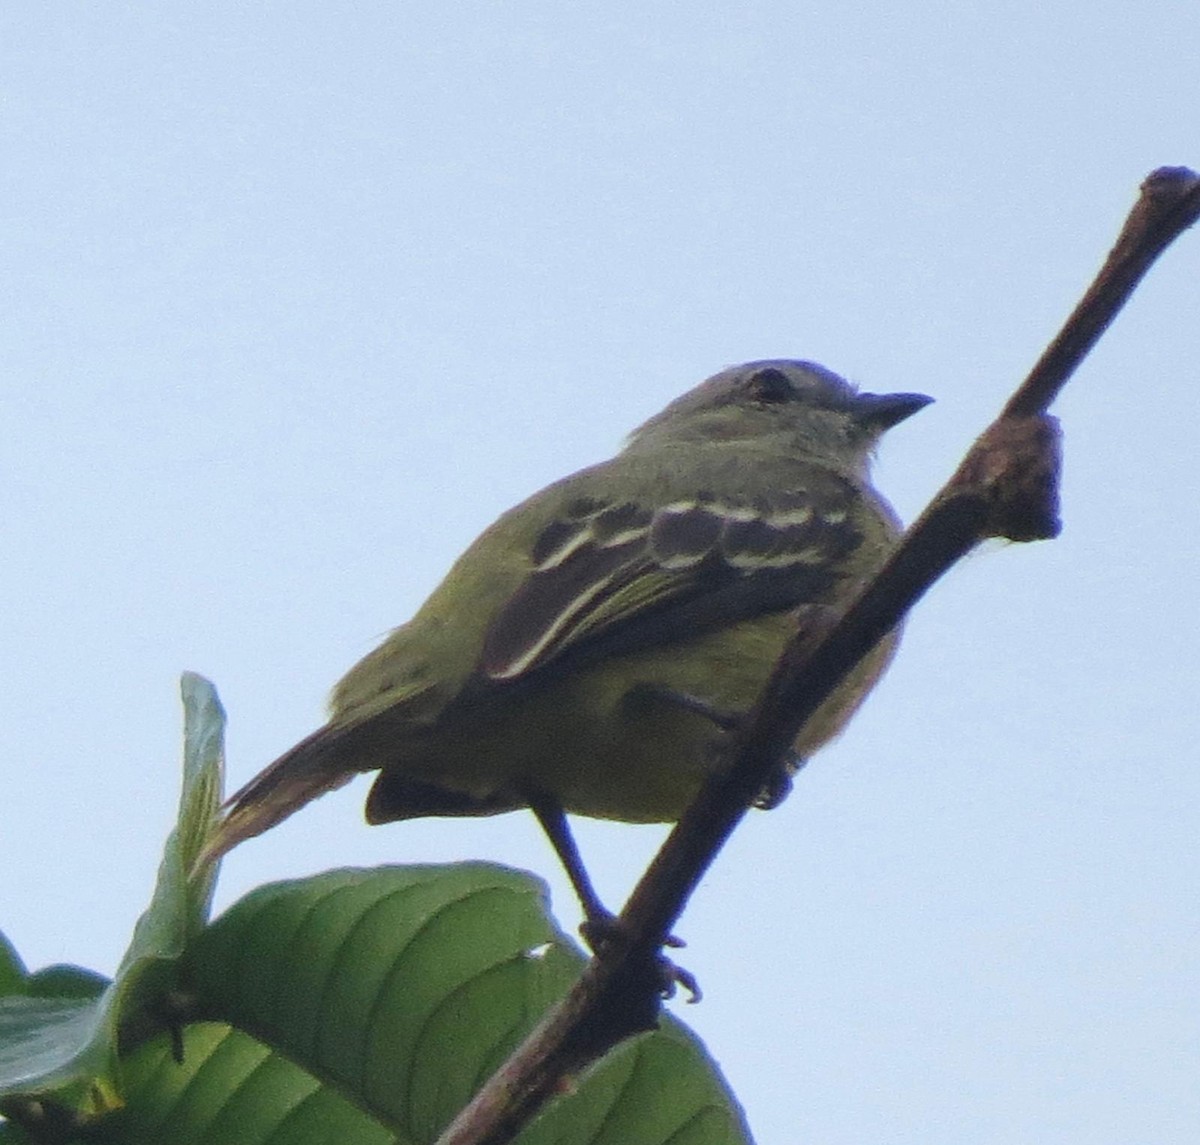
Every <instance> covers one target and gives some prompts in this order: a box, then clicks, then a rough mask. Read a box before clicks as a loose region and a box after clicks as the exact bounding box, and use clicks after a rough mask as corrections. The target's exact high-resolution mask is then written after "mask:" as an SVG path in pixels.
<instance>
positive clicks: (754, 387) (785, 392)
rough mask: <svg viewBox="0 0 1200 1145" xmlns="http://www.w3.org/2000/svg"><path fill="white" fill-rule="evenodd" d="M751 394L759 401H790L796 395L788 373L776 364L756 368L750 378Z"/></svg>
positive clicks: (772, 402) (773, 402)
mask: <svg viewBox="0 0 1200 1145" xmlns="http://www.w3.org/2000/svg"><path fill="white" fill-rule="evenodd" d="M749 387H750V396H751V397H752V398H753V399H754V400H755V401H758V402H767V403H771V404H775V403H778V402H789V401H791V400H792V399H793V398H794V397H795V396H796V390H795V387H793V385H792V383H791V382H790V381H789V380H788V376H787V374H785V373H784V372H783V371H782V370H779V369H776V368H775V367H774V366H766V367H764V368H763V369H761V370H755V371H754V373H753V374H751V375H750V378H749Z"/></svg>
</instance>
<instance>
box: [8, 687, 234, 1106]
mask: <svg viewBox="0 0 1200 1145" xmlns="http://www.w3.org/2000/svg"><path fill="white" fill-rule="evenodd" d="M181 690H182V694H183V703H184V718H185V731H184V769H183V770H184V777H183V792H182V794H181V796H180V804H179V819H178V823H177V825H176V827H175V830H174V831H173V832H172V833H171V835H170V837H169V838H168V840H167V843H166V846H165V847H164V850H163V858H162V863H161V865H160V866H159V872H158V881H157V884H156V886H155V888H154V895H153V898H152V899H151V901H150V906H149V907H148V908H147V910H146V911H145V913H144V914H143V915H142V916H141V918H140V919H138V922H137V926H136V927H135V928H134V932H133V938H132V941H131V942H130V945H129V949H128V950H127V951H126V953H125V957H124V958H123V959H122V960H121V965H120V967H119V968H118V970H117V973H116V976H115V977H114V979H113V981H112V982H111V983H110V984H109V985H108V986H107V988H106V989H105V990H104V991H103V993H102V994H100V995H99V996H98V997H94V998H91V999H90V1000H89V999H88V998H86V997H84V998H81V997H80V994H81V992H82V993H83V994H84V995H90V994H92V993H94V990H93V989H92V988H91V987H89V986H88V985H87V984H86V983H84V982H83V981H81V977H80V976H81V975H85V976H86V975H87V972H86V971H79V970H73V971H71V972H70V973H67V972H66V971H64V970H63V969H61V968H55V970H54V972H52V973H44V974H43V975H42V976H38V975H34V976H32V977H30V978H26V979H24V981H23V983H22V985H21V990H22V994H23V995H24V996H21V995H16V994H9V995H8V996H7V997H0V1098H5V1097H10V1096H19V1097H22V1098H31V1097H39V1098H41V1097H46V1096H52V1098H53V1101H54V1102H55V1103H57V1104H60V1105H63V1106H66V1107H67V1108H68V1109H70V1110H71V1111H73V1112H74V1113H75V1114H77V1115H78V1116H79V1117H80V1118H82V1119H87V1118H91V1117H95V1116H98V1115H100V1114H103V1113H106V1112H109V1111H111V1110H112V1109H114V1108H116V1107H117V1106H119V1105H120V1102H121V1090H120V1076H119V1067H118V1062H117V1040H118V1031H119V1029H120V1028H121V1027H122V1026H123V1025H126V1024H128V1023H129V1022H131V1021H141V1022H142V1023H150V1024H152V1025H153V1024H157V1025H160V1026H161V1025H163V1024H164V1023H165V1022H168V1021H169V1020H170V1006H169V997H170V994H171V992H172V991H173V990H174V987H175V964H176V963H177V962H178V960H179V958H180V956H181V955H182V953H183V950H184V947H185V945H186V944H187V942H188V940H189V939H190V938H191V937H192V936H193V935H195V934H196V933H198V932H199V930H200V929H201V928H202V927H203V925H204V923H205V921H206V919H207V916H208V909H209V902H210V899H211V895H212V883H213V878H214V875H215V871H214V870H213V869H208V870H204V871H201V872H199V873H197V874H189V872H190V871H191V868H192V866H193V865H194V864H195V861H196V856H197V855H198V854H199V852H200V847H201V844H202V841H203V839H204V837H205V835H206V834H207V833H208V831H209V830H210V829H211V824H212V820H213V819H214V818H215V816H216V814H217V808H218V804H219V801H220V789H221V778H222V761H221V743H222V736H223V731H224V713H223V712H222V711H221V705H220V702H219V701H218V699H217V696H216V692H215V690H214V689H213V687H212V685H211V684H210V683H209V682H208V681H207V680H205V679H203V678H202V677H200V676H196V675H193V674H191V673H188V674H186V675H185V676H184V677H183V680H182V684H181ZM56 975H57V977H56ZM91 985H92V986H93V987H94V985H95V978H94V977H93V978H92V979H91ZM35 991H36V993H37V994H38V997H32V996H31V995H32V994H34V993H35Z"/></svg>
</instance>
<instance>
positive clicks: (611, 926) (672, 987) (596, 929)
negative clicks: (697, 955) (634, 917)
mask: <svg viewBox="0 0 1200 1145" xmlns="http://www.w3.org/2000/svg"><path fill="white" fill-rule="evenodd" d="M579 933H580V934H581V935H582V936H583V940H584V942H586V943H587V944H588V947H589V948H590V949H591V951H592V953H593V954H595V955H600V954H602V953H603V951H604V950H605V949H607V948H611V947H614V946H615V947H620V946H622V945H623V944H624V943H625V942H626V941H627V940H626V935H625V929H624V926H623V925H622V923H621V920H620V919H619V918H618V917H617V916H616V915H615V914H611V913H609V912H608V911H604V912H602V913H601V912H596V913H593V914H591V915H589V917H588V918H587V919H586V920H585V921H584V923H583V924H582V925H581V926H580V928H579ZM663 945H664V946H669V947H670V948H671V949H672V950H679V949H680V948H682V947H684V946H686V945H687V943H685V942H684V941H683V939H682V938H678V937H677V936H676V935H674V934H668V935H667V937H666V938H665V939H664V941H663ZM651 962H652V964H653V973H654V976H655V978H656V980H657V983H658V993H659V994H660V996H662V997H663V998H673V997H674V996H675V993H676V990H677V989H678V988H679V987H680V986H682V987H683V988H684V989H685V990H686V991H687V992H688V995H689V997H688V1002H689V1003H692V1002H699V1001H700V999H701V998H702V997H703V991H702V990H701V989H700V983H699V982H698V981H697V980H696V976H695V975H694V974H692V973H691V971H689V970H687V969H685V968H684V967H682V966H680V965H679V964H678V963H676V962H673V961H672V960H671V959H670V958H668V957H667V956H666V955H665V954H663V953H662V951H661V950H658V951H656V952H655V953H654V954H653V955H651Z"/></svg>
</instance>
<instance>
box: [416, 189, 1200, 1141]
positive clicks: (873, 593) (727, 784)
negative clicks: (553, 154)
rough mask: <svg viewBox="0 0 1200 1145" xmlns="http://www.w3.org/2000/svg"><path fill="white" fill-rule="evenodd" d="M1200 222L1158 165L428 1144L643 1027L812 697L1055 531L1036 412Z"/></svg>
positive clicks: (549, 1090)
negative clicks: (723, 765) (948, 598)
mask: <svg viewBox="0 0 1200 1145" xmlns="http://www.w3.org/2000/svg"><path fill="white" fill-rule="evenodd" d="M1198 217H1200V175H1197V174H1196V173H1194V172H1192V171H1189V170H1188V169H1186V168H1166V167H1164V168H1160V169H1159V170H1157V171H1154V172H1152V173H1151V174H1150V175H1149V176H1148V177H1147V178H1146V180H1145V181H1144V182H1143V184H1142V187H1141V195H1140V197H1139V199H1138V201H1137V203H1136V204H1135V206H1134V208H1133V210H1132V211H1131V212H1130V215H1129V217H1128V219H1127V220H1126V222H1125V225H1124V227H1123V228H1122V230H1121V233H1120V235H1119V236H1118V238H1117V241H1116V244H1115V245H1114V247H1113V249H1112V251H1111V252H1110V254H1109V256H1108V258H1107V260H1106V261H1105V263H1104V265H1103V267H1102V268H1101V269H1100V272H1099V273H1098V274H1097V276H1096V278H1095V280H1094V281H1093V283H1092V285H1091V286H1090V287H1089V289H1088V291H1087V292H1086V294H1085V295H1084V296H1083V298H1082V299H1081V300H1080V302H1079V305H1078V306H1077V307H1076V308H1075V310H1074V311H1073V313H1072V314H1071V315H1070V317H1069V318H1068V319H1067V321H1066V323H1065V324H1064V326H1063V328H1062V330H1061V332H1060V333H1059V334H1058V336H1057V337H1056V338H1055V339H1054V341H1053V342H1051V344H1050V345H1049V346H1048V347H1047V349H1046V351H1045V353H1044V354H1043V355H1042V356H1041V358H1040V359H1039V360H1038V362H1037V363H1036V364H1035V365H1034V367H1033V369H1032V370H1031V371H1030V373H1029V376H1028V377H1027V378H1026V379H1025V381H1024V382H1022V383H1021V385H1020V386H1019V387H1018V389H1017V390H1016V392H1015V393H1014V394H1013V395H1012V397H1011V398H1010V399H1009V400H1008V402H1007V404H1006V405H1005V407H1004V409H1003V410H1002V411H1001V413H1000V416H999V417H998V418H997V419H996V420H995V421H994V422H993V423H992V424H991V425H990V426H989V427H988V428H987V429H986V430H985V431H984V432H983V433H982V434H981V435H980V437H979V438H978V439H977V440H976V442H975V444H974V445H973V446H972V447H971V449H970V450H969V451H968V453H967V455H966V457H965V458H964V459H963V461H962V463H961V464H960V465H959V467H958V469H957V471H956V472H955V473H954V475H953V476H952V477H951V478H950V480H949V481H948V482H947V483H946V484H945V485H944V486H943V487H942V489H941V490H940V491H939V492H938V493H937V494H936V495H935V496H934V498H933V500H932V501H931V502H930V504H929V506H928V507H927V508H926V509H925V511H924V512H923V513H922V514H921V516H920V517H919V518H918V519H917V520H916V522H915V523H914V524H913V525H912V526H911V527H910V528H909V529H908V530H907V532H906V533H905V534H904V537H903V538H902V540H901V542H900V544H899V545H898V546H897V548H896V549H895V551H894V552H893V554H892V556H891V557H890V559H889V560H888V562H887V563H886V565H885V566H884V567H883V569H882V570H881V571H880V572H879V574H878V575H877V576H876V577H875V578H874V579H873V580H872V581H870V582H869V583H867V584H866V585H864V587H863V589H862V591H861V593H860V595H859V596H858V598H857V599H856V600H855V601H854V603H853V604H851V605H850V607H849V608H848V609H847V610H846V612H845V613H843V614H842V615H841V616H840V617H835V618H832V619H831V620H830V621H829V623H828V624H827V625H826V626H825V627H824V629H823V630H820V631H817V632H815V633H809V634H808V635H807V636H806V638H805V639H804V640H802V641H797V643H795V644H794V645H793V646H792V647H790V648H789V649H788V650H787V651H786V652H785V653H784V655H783V656H782V657H781V658H780V661H779V663H778V664H777V665H776V668H775V672H774V674H773V676H772V678H771V681H770V682H769V684H768V686H767V688H766V690H765V692H764V694H763V696H762V698H761V699H760V701H759V703H758V705H757V708H756V710H755V712H754V713H753V714H752V717H751V719H750V720H749V721H748V723H747V726H746V729H745V731H744V732H743V734H742V735H741V737H740V741H739V742H738V744H737V748H736V751H735V753H734V761H733V763H732V765H731V767H730V768H729V770H728V771H727V772H725V773H723V774H721V775H718V776H714V777H713V779H712V780H710V781H709V783H708V784H707V785H706V786H705V788H704V789H703V790H702V791H701V792H700V794H699V796H698V797H697V798H696V800H695V802H694V803H693V804H692V806H691V807H689V808H688V810H687V812H686V813H685V815H684V816H683V818H682V819H681V820H680V822H679V823H678V824H677V825H676V827H675V829H674V830H673V831H672V832H671V834H670V835H669V836H668V838H667V840H666V842H665V843H664V844H663V846H662V849H661V850H660V851H659V853H658V854H657V856H656V857H655V859H654V860H653V862H652V863H651V864H650V866H649V868H648V869H647V871H646V873H645V875H643V877H642V879H641V881H640V882H639V883H638V885H637V887H636V888H635V889H634V892H633V894H632V895H631V896H630V899H629V901H628V902H627V903H626V905H625V908H624V910H623V911H622V912H621V915H620V928H619V939H618V940H615V941H614V942H613V943H612V944H609V945H606V946H605V947H604V948H603V950H602V951H601V953H600V954H599V955H598V956H597V957H596V958H594V959H593V960H592V961H591V962H590V963H589V964H588V966H587V967H586V968H585V969H584V972H583V974H582V975H581V976H580V978H579V980H578V982H576V984H575V986H574V987H573V988H572V990H571V991H570V993H569V994H568V995H567V996H566V997H565V998H564V999H563V1000H562V1002H560V1003H559V1004H558V1005H557V1006H556V1007H555V1008H554V1009H553V1010H551V1011H550V1013H549V1014H547V1015H546V1017H545V1018H544V1019H543V1020H542V1022H541V1023H540V1024H539V1026H538V1027H537V1028H536V1029H535V1030H534V1031H533V1032H532V1033H531V1034H530V1035H529V1037H528V1038H527V1039H526V1041H525V1042H524V1043H523V1044H522V1045H521V1046H520V1047H519V1048H518V1049H517V1050H516V1051H515V1052H514V1053H513V1055H512V1056H511V1057H510V1058H509V1060H508V1061H507V1062H506V1063H505V1064H504V1065H503V1066H502V1067H501V1068H500V1069H499V1070H498V1071H497V1072H496V1074H495V1075H494V1076H493V1077H492V1078H491V1079H490V1080H489V1081H488V1082H487V1083H486V1084H485V1085H484V1087H483V1088H482V1089H481V1090H480V1091H479V1093H478V1094H477V1095H476V1096H475V1098H474V1099H473V1100H472V1101H471V1102H470V1103H469V1104H468V1105H467V1106H466V1107H465V1108H464V1109H463V1110H462V1112H461V1113H460V1114H459V1115H458V1117H456V1118H455V1120H454V1121H453V1122H452V1123H451V1124H450V1126H449V1127H448V1128H447V1129H446V1130H445V1132H444V1133H443V1134H442V1136H441V1137H440V1138H439V1140H438V1145H503V1143H504V1142H508V1141H511V1140H512V1139H513V1138H514V1137H515V1136H516V1135H517V1133H519V1132H520V1130H521V1129H522V1128H523V1127H524V1126H525V1125H526V1124H527V1123H528V1122H529V1121H530V1120H532V1118H533V1117H534V1116H536V1114H537V1112H538V1111H539V1110H540V1109H541V1107H542V1106H543V1105H544V1104H545V1103H546V1101H548V1100H549V1099H550V1098H551V1097H553V1096H555V1095H556V1094H558V1093H560V1092H562V1090H563V1089H564V1087H565V1086H566V1085H567V1084H568V1083H569V1080H570V1079H571V1078H572V1077H573V1076H575V1075H576V1074H578V1073H579V1072H580V1071H581V1070H583V1069H584V1068H586V1067H587V1066H588V1065H590V1064H592V1063H593V1062H595V1061H597V1060H599V1058H600V1057H601V1056H603V1054H604V1053H606V1052H607V1051H608V1050H609V1049H611V1048H612V1047H613V1046H614V1045H616V1044H617V1043H618V1042H620V1041H622V1040H623V1039H625V1038H627V1037H631V1036H632V1035H633V1034H636V1033H639V1032H641V1031H643V1030H647V1029H651V1028H653V1026H654V1025H655V1022H656V1020H657V1016H658V1010H659V1001H660V1000H659V993H658V991H659V987H660V985H661V978H660V976H659V974H658V972H657V959H658V958H659V951H660V949H661V947H662V944H663V942H664V941H665V939H666V936H667V935H668V934H669V933H670V932H671V929H672V928H673V927H674V925H675V923H676V922H677V921H678V919H679V916H680V914H681V913H682V911H683V908H684V906H685V904H686V903H687V900H688V898H689V897H690V895H691V893H692V891H693V890H694V889H695V887H696V885H697V883H698V882H699V881H700V879H701V877H702V876H703V875H704V872H705V871H706V870H707V869H708V867H709V865H710V864H711V863H712V861H713V859H714V858H715V856H716V854H717V852H718V851H719V850H720V849H721V847H722V845H723V844H724V842H725V840H726V839H727V838H728V837H729V835H730V833H731V832H732V831H733V829H734V828H735V827H736V826H737V824H738V823H739V822H740V821H741V819H742V816H743V815H745V813H746V811H747V809H748V808H749V806H750V804H751V801H752V800H753V799H754V797H755V795H756V794H757V792H758V791H759V790H761V788H762V786H763V784H764V783H765V782H766V780H767V779H768V777H769V776H770V774H771V772H772V769H773V768H774V767H775V765H776V763H777V761H778V760H779V759H780V758H782V757H783V755H784V753H785V752H786V751H787V750H788V749H789V747H790V745H791V743H792V740H793V739H794V738H795V735H796V732H797V731H798V729H799V728H800V726H801V725H802V724H803V723H804V721H805V720H806V719H808V717H809V716H810V715H811V714H812V713H813V712H814V711H816V709H817V708H818V707H819V706H820V704H821V703H822V701H823V700H824V699H825V698H826V697H827V696H828V695H829V694H830V692H832V691H833V690H834V688H836V687H837V685H838V683H839V682H840V681H841V680H842V678H843V677H844V676H845V675H846V674H847V673H848V672H849V671H850V670H851V669H852V668H853V667H854V665H855V664H856V663H858V661H859V660H860V659H861V658H862V657H863V656H864V655H866V653H867V652H868V651H870V649H871V648H872V647H874V645H875V644H876V643H877V642H878V641H879V639H880V638H881V637H883V636H884V635H885V634H886V633H887V632H889V631H891V629H893V628H894V627H895V626H896V625H897V624H898V623H899V622H900V621H901V620H902V619H903V617H904V616H905V614H906V613H907V612H908V611H909V610H910V609H911V608H912V606H913V605H914V604H915V603H916V602H917V601H918V600H919V599H920V598H921V597H922V596H923V595H924V594H925V592H927V591H928V589H929V588H930V587H931V586H932V585H933V584H934V582H935V581H937V580H938V578H939V577H941V575H942V574H943V573H944V572H946V570H947V569H949V568H950V567H951V566H952V565H953V564H954V563H955V562H956V561H958V560H959V559H960V558H962V557H963V556H965V555H966V554H967V553H968V552H970V550H971V549H973V548H974V547H975V546H976V545H977V544H978V543H979V542H980V541H983V540H986V539H988V538H991V537H1004V538H1007V539H1009V540H1013V541H1032V540H1040V539H1047V538H1051V537H1054V536H1056V535H1057V534H1058V530H1059V521H1058V474H1059V462H1060V457H1059V433H1058V423H1057V421H1056V419H1054V418H1052V417H1050V416H1049V414H1048V413H1047V411H1048V409H1049V407H1050V404H1051V403H1052V402H1053V400H1054V398H1055V397H1057V395H1058V393H1059V392H1060V391H1061V389H1062V387H1063V386H1064V385H1065V384H1066V382H1067V380H1068V379H1069V378H1070V376H1071V374H1072V373H1074V371H1075V369H1076V367H1077V366H1078V365H1079V363H1080V362H1081V361H1082V360H1083V358H1084V357H1085V356H1086V355H1087V353H1088V352H1089V351H1090V350H1091V348H1092V346H1093V345H1095V343H1096V341H1097V340H1098V339H1099V337H1100V335H1101V334H1103V332H1104V330H1105V329H1106V328H1107V327H1108V325H1109V323H1111V322H1112V320H1113V319H1114V318H1115V317H1116V315H1117V314H1118V312H1119V311H1120V309H1121V307H1122V306H1124V304H1125V303H1126V302H1127V301H1128V299H1129V298H1130V296H1131V295H1132V293H1133V291H1134V289H1135V288H1136V287H1137V285H1138V283H1139V282H1140V281H1141V279H1142V277H1143V276H1144V275H1145V274H1146V272H1147V271H1148V270H1149V269H1150V267H1151V266H1152V265H1153V263H1154V261H1155V260H1156V259H1157V258H1158V256H1159V255H1160V254H1161V253H1162V252H1163V251H1164V250H1165V249H1166V248H1167V246H1169V245H1170V243H1171V242H1172V241H1173V240H1174V239H1175V238H1176V237H1177V236H1178V235H1179V234H1181V233H1182V232H1183V231H1184V230H1186V229H1187V228H1188V227H1189V226H1191V225H1192V224H1193V223H1194V222H1195V221H1196V219H1197V218H1198Z"/></svg>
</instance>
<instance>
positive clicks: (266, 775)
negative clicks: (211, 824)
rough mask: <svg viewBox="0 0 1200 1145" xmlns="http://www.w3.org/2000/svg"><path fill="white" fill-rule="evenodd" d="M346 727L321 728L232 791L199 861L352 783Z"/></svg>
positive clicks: (355, 771) (218, 855)
mask: <svg viewBox="0 0 1200 1145" xmlns="http://www.w3.org/2000/svg"><path fill="white" fill-rule="evenodd" d="M344 731H345V729H341V728H334V727H330V726H326V727H323V728H320V729H318V730H317V731H315V732H313V734H312V735H310V736H308V737H307V738H306V739H303V740H301V741H300V742H299V743H298V744H297V745H296V746H295V747H293V748H292V749H291V750H290V751H287V752H285V753H284V754H283V755H281V756H280V757H279V758H278V759H277V760H276V761H275V762H274V763H272V764H269V765H268V766H267V767H265V768H264V769H263V770H262V771H260V772H259V773H258V775H256V776H255V777H254V778H253V779H252V780H250V782H249V783H247V784H246V785H245V787H243V788H241V789H240V790H239V791H236V792H235V793H234V794H233V795H231V796H230V797H229V798H228V799H227V800H226V801H225V807H226V808H227V810H226V813H225V817H224V819H222V820H221V822H220V823H219V825H218V826H217V829H216V832H215V833H214V834H213V835H212V837H211V838H210V839H209V840H208V842H207V843H206V844H205V846H204V850H203V851H202V852H201V854H200V857H199V859H198V860H197V864H205V863H212V862H215V861H216V860H217V859H219V858H221V856H222V855H224V854H226V853H227V852H229V851H231V850H232V849H233V848H234V847H236V846H237V845H238V844H239V843H241V842H244V841H245V840H246V839H250V838H253V837H254V836H255V835H261V834H262V833H263V832H264V831H266V830H267V829H268V828H270V827H274V826H275V825H276V824H277V823H280V822H282V821H283V820H284V819H286V818H287V817H288V816H289V815H291V814H292V812H293V811H298V810H299V809H300V808H301V807H303V806H304V805H305V804H306V803H309V802H311V801H312V800H313V799H316V798H317V796H319V795H324V794H325V793H326V792H327V791H334V790H336V789H337V788H339V787H341V786H342V785H343V784H345V783H349V781H350V780H351V779H353V778H354V776H355V775H356V774H358V771H359V770H360V769H359V768H355V767H350V768H347V767H346V763H345V759H346V754H347V753H346V752H345V744H344V742H343V740H344Z"/></svg>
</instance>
